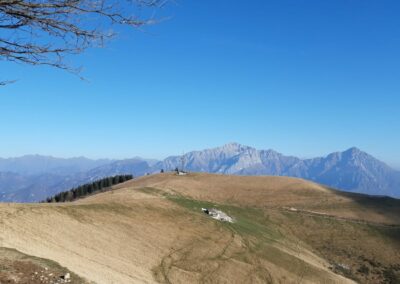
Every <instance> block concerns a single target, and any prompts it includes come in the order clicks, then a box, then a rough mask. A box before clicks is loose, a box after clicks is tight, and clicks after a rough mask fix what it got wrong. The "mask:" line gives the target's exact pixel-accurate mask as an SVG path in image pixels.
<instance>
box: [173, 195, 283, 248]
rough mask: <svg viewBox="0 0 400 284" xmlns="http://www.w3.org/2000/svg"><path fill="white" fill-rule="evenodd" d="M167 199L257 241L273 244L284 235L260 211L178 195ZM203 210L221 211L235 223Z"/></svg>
mask: <svg viewBox="0 0 400 284" xmlns="http://www.w3.org/2000/svg"><path fill="white" fill-rule="evenodd" d="M167 199H168V200H170V201H172V202H174V203H176V204H178V205H180V206H182V207H184V208H186V209H188V210H190V211H192V212H195V213H198V214H202V215H204V217H205V218H209V219H210V220H213V221H215V222H218V223H220V224H221V225H222V226H224V227H226V228H228V229H230V230H231V231H233V232H235V233H237V234H239V235H241V236H244V237H249V236H251V237H255V238H256V239H257V240H262V241H267V242H273V241H276V240H278V239H281V238H282V237H283V235H282V234H281V233H280V232H279V230H277V228H276V227H275V225H274V224H273V223H272V222H270V220H269V218H268V216H266V215H265V214H264V212H263V211H262V210H260V209H256V208H250V207H237V206H231V205H226V204H216V203H213V202H208V201H200V200H194V199H190V198H186V197H183V196H178V195H168V196H167ZM201 208H209V209H210V208H215V209H218V210H221V211H223V212H225V213H226V214H228V215H229V216H231V217H232V218H234V220H235V222H234V223H229V222H221V221H217V220H214V219H212V218H210V217H208V216H207V215H206V214H204V213H202V211H201Z"/></svg>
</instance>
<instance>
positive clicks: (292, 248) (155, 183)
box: [0, 174, 400, 283]
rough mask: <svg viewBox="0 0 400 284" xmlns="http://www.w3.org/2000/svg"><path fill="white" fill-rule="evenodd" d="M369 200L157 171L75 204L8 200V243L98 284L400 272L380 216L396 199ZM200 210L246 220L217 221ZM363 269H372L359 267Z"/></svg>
mask: <svg viewBox="0 0 400 284" xmlns="http://www.w3.org/2000/svg"><path fill="white" fill-rule="evenodd" d="M363 198H366V197H364V196H358V195H348V194H342V193H339V192H336V191H332V190H330V189H327V188H325V187H322V186H320V185H317V184H314V183H310V182H307V181H304V180H299V179H292V178H278V177H232V176H219V175H208V174H190V175H188V176H175V175H173V174H161V175H153V176H147V177H143V178H139V179H137V180H133V181H130V182H127V183H124V184H121V185H118V186H116V187H114V189H113V190H112V191H109V192H106V193H101V194H97V195H94V196H91V197H88V198H85V199H82V200H79V201H76V202H72V203H65V204H0V247H7V248H15V249H17V250H19V251H21V252H23V253H25V254H29V255H33V256H37V257H42V258H47V259H50V260H53V261H56V262H58V263H59V264H60V265H62V266H65V267H66V268H68V269H70V270H71V271H73V272H75V273H77V274H78V275H80V276H82V277H84V278H86V279H87V280H89V281H94V282H96V283H153V282H163V283H350V282H352V281H351V280H349V279H348V277H351V278H354V279H356V280H358V281H364V282H370V283H376V281H384V280H385V279H386V278H387V277H397V274H396V273H397V272H396V271H397V270H396V267H393V269H392V268H391V267H390V263H392V264H395V265H396V264H399V262H400V261H399V253H398V251H400V249H399V241H398V240H399V239H398V238H397V232H398V231H397V229H396V227H390V226H389V227H385V226H383V227H379V226H380V225H375V224H372V223H382V224H386V225H387V224H393V223H397V224H398V222H399V208H398V207H396V205H397V206H398V205H399V204H398V203H394V204H392V203H391V202H392V201H391V200H390V202H388V201H385V202H386V203H388V205H387V206H386V208H385V207H384V206H381V205H379V204H378V203H377V202H376V201H371V200H370V199H368V198H367V199H366V200H367V201H364V199H363ZM363 204H364V205H363ZM202 206H215V207H218V208H220V209H223V210H225V211H227V212H228V213H229V214H231V215H233V216H234V217H235V218H236V219H237V222H236V223H235V224H222V223H220V222H218V221H215V220H212V219H209V218H207V217H206V216H205V215H204V214H202V213H200V209H201V207H202ZM286 207H295V208H297V209H301V210H303V211H297V212H292V211H288V210H287V209H285V208H286ZM310 211H312V212H310ZM321 213H328V214H329V215H319V214H321ZM346 218H350V219H349V220H347V219H346ZM358 220H362V221H363V222H372V223H371V224H364V223H359V221H358ZM385 230H387V231H385ZM354 238H359V239H354ZM360 239H362V240H363V241H362V242H360ZM382 241H384V245H383V244H382ZM379 244H380V245H379ZM349 247H351V248H352V247H354V249H353V250H354V252H353V250H349ZM343 251H345V252H346V253H350V254H351V255H350V256H349V255H347V254H346V253H344V252H343ZM370 262H372V263H373V264H371V263H370ZM338 264H344V266H345V268H344V269H343V268H341V266H338ZM374 264H375V266H374ZM361 265H365V266H366V267H367V268H368V269H369V272H368V274H366V272H365V269H364V270H363V271H364V272H358V269H359V268H360V267H362V266H361ZM0 267H1V266H0ZM347 267H349V268H348V269H347ZM0 269H1V268H0ZM390 269H391V270H390ZM388 271H389V272H390V273H392V274H393V275H392V274H390V273H389V272H388ZM385 273H386V274H385ZM388 273H389V274H390V275H389V276H388V275H387V274H388ZM340 274H341V275H340ZM344 276H346V277H344ZM385 277H386V278H385ZM374 281H375V282H374ZM77 283H79V282H77Z"/></svg>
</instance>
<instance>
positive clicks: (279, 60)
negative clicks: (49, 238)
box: [0, 0, 400, 168]
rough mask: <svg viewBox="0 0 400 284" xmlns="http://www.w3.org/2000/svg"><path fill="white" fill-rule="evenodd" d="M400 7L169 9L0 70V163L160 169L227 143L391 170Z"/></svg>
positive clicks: (398, 122)
mask: <svg viewBox="0 0 400 284" xmlns="http://www.w3.org/2000/svg"><path fill="white" fill-rule="evenodd" d="M399 10H400V2H399V1H386V0H385V1H369V0H351V1H349V0H336V1H320V0H318V1H312V0H310V1H300V0H296V1H295V0H291V1H289V0H280V1H264V0H263V1H261V0H260V1H256V0H253V1H228V0H219V1H211V0H203V1H178V3H177V4H171V5H169V6H168V8H167V9H165V10H163V11H160V12H158V14H157V16H158V17H169V19H168V20H165V21H163V22H161V23H159V24H157V25H154V26H151V27H147V28H145V29H144V31H135V30H131V29H127V28H122V29H121V28H119V29H118V32H119V36H118V38H117V39H115V40H114V41H112V42H111V43H109V44H108V46H107V47H106V48H104V49H91V50H88V51H87V52H86V53H84V54H82V55H79V56H75V57H69V58H68V60H69V62H70V63H71V64H72V65H73V66H81V65H82V66H83V67H84V70H83V72H82V75H83V76H85V77H86V78H87V80H88V81H81V80H79V79H78V78H77V77H76V76H74V75H71V74H68V73H66V72H63V71H60V70H54V69H51V68H47V67H30V66H21V65H18V64H13V63H8V62H5V61H1V62H0V68H1V69H0V70H1V73H0V79H2V80H4V79H14V78H17V79H19V81H18V82H17V83H15V84H12V85H9V86H6V87H2V88H0V121H1V122H0V125H1V130H2V135H1V139H0V156H2V157H10V156H19V155H23V154H28V153H29V154H31V153H38V154H49V155H54V156H61V157H70V156H81V155H83V156H88V157H92V158H99V157H110V158H128V157H133V156H136V155H139V156H143V157H148V158H164V157H165V156H167V155H170V154H180V153H182V151H189V150H194V149H203V148H207V147H213V146H218V145H221V144H224V143H227V142H232V141H236V142H239V143H243V144H247V145H251V146H255V147H257V148H262V149H267V148H273V149H275V150H277V151H280V152H283V153H285V154H291V155H296V156H300V157H314V156H320V155H325V154H328V153H330V152H333V151H338V150H345V149H347V148H349V147H352V146H357V147H359V148H361V149H362V150H365V151H367V152H369V153H371V154H372V155H374V156H376V157H378V158H380V159H382V160H384V161H386V162H387V163H389V164H390V165H392V166H394V167H396V168H400V151H399V145H400V111H399V109H400V67H399V66H400V53H399V51H400V17H398V11H399Z"/></svg>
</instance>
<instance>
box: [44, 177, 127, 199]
mask: <svg viewBox="0 0 400 284" xmlns="http://www.w3.org/2000/svg"><path fill="white" fill-rule="evenodd" d="M131 179H133V175H116V176H113V177H106V178H102V179H99V180H96V181H94V182H92V183H86V184H84V185H81V186H78V187H76V188H73V189H71V190H67V191H63V192H60V193H58V194H56V195H54V196H52V197H48V198H47V199H46V200H45V201H42V202H47V203H52V202H69V201H74V200H76V199H78V198H81V197H84V196H87V195H90V194H93V193H96V192H99V191H104V190H105V189H107V188H109V187H111V186H113V185H116V184H119V183H123V182H125V181H128V180H131Z"/></svg>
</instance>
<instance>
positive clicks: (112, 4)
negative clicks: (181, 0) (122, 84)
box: [0, 0, 168, 85]
mask: <svg viewBox="0 0 400 284" xmlns="http://www.w3.org/2000/svg"><path fill="white" fill-rule="evenodd" d="M167 1H168V0H119V1H118V0H0V60H5V61H13V62H18V63H23V64H30V65H48V66H52V67H56V68H60V69H64V70H67V71H70V72H74V73H78V69H76V68H71V67H70V66H69V65H67V64H66V63H65V60H64V58H65V56H66V55H68V54H78V53H81V52H83V51H84V50H85V49H87V48H89V47H99V46H100V47H101V46H103V44H104V42H105V41H106V40H108V39H110V38H112V37H113V36H114V32H112V31H111V27H112V26H113V25H126V26H131V27H134V28H140V27H142V26H144V25H147V24H150V23H153V22H154V19H153V18H152V17H151V16H150V17H147V18H146V15H144V16H140V14H141V13H144V14H146V12H147V10H148V9H158V8H161V7H163V6H164V5H165V4H166V2H167ZM6 83H8V82H2V83H1V82H0V85H4V84H6Z"/></svg>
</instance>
